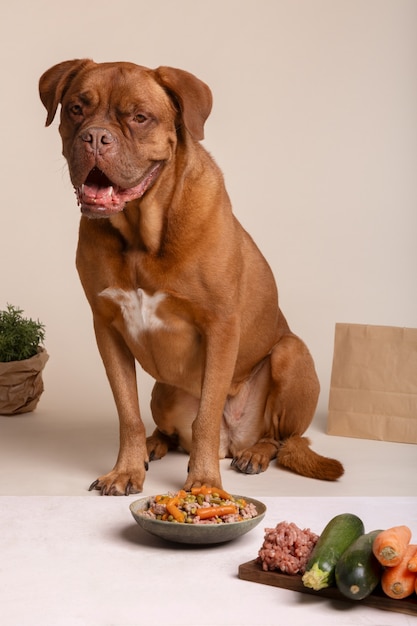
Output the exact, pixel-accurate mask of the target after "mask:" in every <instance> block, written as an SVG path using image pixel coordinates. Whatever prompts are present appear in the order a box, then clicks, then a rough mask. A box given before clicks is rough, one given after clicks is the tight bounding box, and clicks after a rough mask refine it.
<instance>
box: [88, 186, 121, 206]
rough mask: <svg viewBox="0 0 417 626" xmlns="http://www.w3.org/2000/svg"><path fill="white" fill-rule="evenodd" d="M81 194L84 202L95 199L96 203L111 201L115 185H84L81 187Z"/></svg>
mask: <svg viewBox="0 0 417 626" xmlns="http://www.w3.org/2000/svg"><path fill="white" fill-rule="evenodd" d="M81 196H82V200H83V201H84V202H91V201H93V202H94V201H95V202H96V203H100V204H101V203H103V204H105V203H106V202H109V200H111V198H112V196H113V187H112V186H110V187H100V186H99V185H87V184H85V185H83V186H82V187H81Z"/></svg>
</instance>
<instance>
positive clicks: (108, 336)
mask: <svg viewBox="0 0 417 626" xmlns="http://www.w3.org/2000/svg"><path fill="white" fill-rule="evenodd" d="M40 96H41V99H42V102H43V104H44V105H45V107H46V109H47V111H48V117H47V121H46V125H47V126H48V125H49V124H51V122H52V120H53V119H54V116H55V113H56V110H57V107H58V104H59V103H61V123H60V127H59V131H60V134H61V137H62V142H63V154H64V156H65V158H66V159H67V161H68V166H69V171H70V176H71V181H72V183H73V185H74V187H75V189H76V193H77V197H78V202H79V205H80V206H81V212H82V218H81V224H80V233H79V243H78V251H77V268H78V272H79V275H80V278H81V282H82V285H83V287H84V290H85V293H86V296H87V298H88V301H89V303H90V305H91V309H92V312H93V318H94V328H95V333H96V338H97V344H98V348H99V350H100V354H101V357H102V359H103V362H104V366H105V368H106V372H107V376H108V379H109V382H110V385H111V388H112V391H113V394H114V399H115V403H116V406H117V410H118V414H119V420H120V450H119V455H118V458H117V462H116V465H115V466H114V468H113V470H112V471H110V472H109V473H108V474H106V475H104V476H101V477H100V478H98V479H97V480H96V481H95V482H94V483H93V485H92V486H91V488H95V489H100V490H101V492H102V493H103V494H123V493H125V494H129V493H137V492H139V491H141V490H142V486H143V481H144V478H145V469H146V468H147V464H148V460H149V459H152V458H161V457H162V456H163V455H164V454H166V452H167V451H168V449H170V448H172V447H174V446H178V445H180V446H181V447H182V448H183V449H185V450H186V451H187V452H189V453H190V460H189V473H188V477H187V480H186V482H185V485H184V487H185V488H186V489H189V488H191V487H192V486H199V485H201V484H209V485H214V486H219V487H220V486H221V477H220V469H219V456H220V457H231V458H232V459H233V461H232V464H233V465H234V466H235V467H236V468H237V469H239V470H240V471H242V472H246V473H249V474H250V473H258V472H261V471H264V470H265V469H266V468H267V467H268V464H269V462H270V460H271V459H273V458H275V457H277V460H278V463H279V464H281V465H283V466H286V467H287V468H290V469H291V470H293V471H295V472H298V473H300V474H303V475H305V476H310V477H313V478H321V479H324V480H335V479H337V478H338V477H340V476H341V475H342V473H343V467H342V465H341V464H340V463H339V462H338V461H336V460H333V459H327V458H324V457H321V456H319V455H317V454H316V453H315V452H313V451H312V450H311V449H310V448H309V442H308V440H307V439H305V438H303V437H301V435H302V434H303V433H304V432H305V430H306V429H307V427H308V426H309V424H310V423H311V420H312V418H313V415H314V411H315V409H316V404H317V399H318V394H319V383H318V380H317V376H316V372H315V369H314V364H313V360H312V358H311V356H310V353H309V351H308V350H307V348H306V346H305V345H304V343H303V342H302V341H301V340H300V339H299V338H298V337H296V336H295V335H294V334H293V333H292V332H291V331H290V329H289V327H288V325H287V322H286V320H285V317H284V316H283V314H282V313H281V311H280V309H279V307H278V297H277V290H276V285H275V281H274V278H273V276H272V273H271V270H270V268H269V266H268V264H267V262H266V261H265V259H264V258H263V256H262V255H261V253H260V252H259V250H258V248H257V247H256V245H255V244H254V242H253V241H252V239H251V238H250V236H249V235H248V234H247V233H246V232H245V231H244V229H243V228H242V227H241V225H240V224H239V222H238V221H237V220H236V218H235V217H234V216H233V214H232V210H231V206H230V201H229V198H228V195H227V192H226V190H225V186H224V182H223V177H222V174H221V172H220V171H219V168H218V167H217V165H216V164H215V163H214V161H213V159H212V158H211V157H210V156H209V154H208V153H207V152H206V150H205V149H204V148H203V147H202V146H201V145H200V144H199V140H201V139H202V138H203V126H204V122H205V120H206V119H207V117H208V115H209V113H210V110H211V92H210V90H209V88H208V87H207V85H205V84H204V83H203V82H201V81H200V80H199V79H197V78H196V77H195V76H193V75H191V74H189V73H187V72H184V71H182V70H178V69H173V68H169V67H160V68H158V69H156V70H150V69H147V68H145V67H141V66H138V65H134V64H131V63H102V64H96V63H94V62H93V61H91V60H88V59H83V60H74V61H66V62H64V63H60V64H58V65H55V66H54V67H52V68H51V69H49V70H48V71H47V72H45V73H44V74H43V76H42V77H41V79H40ZM94 218H101V219H94ZM135 359H137V360H138V361H139V363H140V364H141V365H142V367H143V368H144V369H145V370H146V371H147V372H148V373H149V374H151V376H152V377H154V378H155V379H156V381H157V382H156V384H155V387H154V390H153V394H152V413H153V417H154V420H155V423H156V425H157V428H156V430H155V432H154V433H153V435H152V436H151V437H149V438H148V440H146V438H145V429H144V425H143V423H142V420H141V417H140V411H139V402H138V393H137V385H136V375H135Z"/></svg>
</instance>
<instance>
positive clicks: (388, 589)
mask: <svg viewBox="0 0 417 626" xmlns="http://www.w3.org/2000/svg"><path fill="white" fill-rule="evenodd" d="M416 548H417V546H415V545H411V544H410V545H408V546H407V548H406V550H405V553H404V555H403V558H402V560H401V561H400V563H399V564H398V565H394V566H392V567H387V568H386V569H385V570H384V571H383V572H382V576H381V587H382V590H383V592H384V593H385V595H387V596H388V597H389V598H394V599H395V600H402V598H407V597H408V596H410V595H411V594H412V593H413V592H414V588H415V584H416V578H417V574H416V572H410V570H409V569H408V567H407V565H408V561H409V560H410V558H411V556H412V555H413V554H414V553H415V550H416Z"/></svg>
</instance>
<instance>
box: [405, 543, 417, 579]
mask: <svg viewBox="0 0 417 626" xmlns="http://www.w3.org/2000/svg"><path fill="white" fill-rule="evenodd" d="M414 548H415V550H414V554H412V555H411V557H410V558H409V560H408V563H407V567H408V569H409V570H410V572H416V573H417V546H414Z"/></svg>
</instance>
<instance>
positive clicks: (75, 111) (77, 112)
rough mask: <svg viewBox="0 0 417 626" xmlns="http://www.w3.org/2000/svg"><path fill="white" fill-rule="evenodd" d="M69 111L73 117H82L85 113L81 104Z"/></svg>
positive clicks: (74, 105) (73, 106) (75, 105)
mask: <svg viewBox="0 0 417 626" xmlns="http://www.w3.org/2000/svg"><path fill="white" fill-rule="evenodd" d="M69 110H70V113H72V114H73V115H82V112H83V110H82V107H81V105H79V104H73V105H72V106H71V107H70V109H69Z"/></svg>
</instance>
